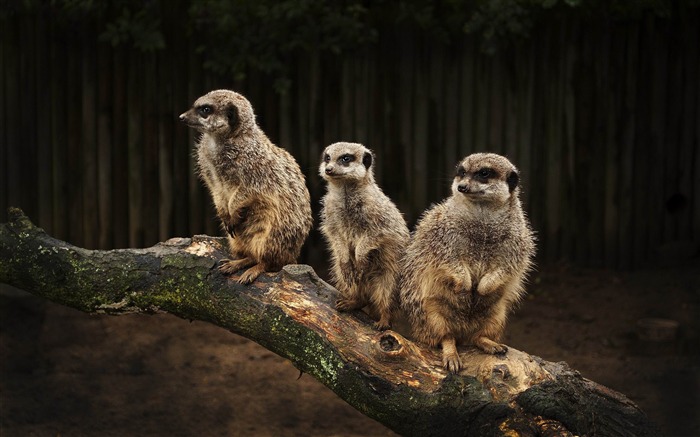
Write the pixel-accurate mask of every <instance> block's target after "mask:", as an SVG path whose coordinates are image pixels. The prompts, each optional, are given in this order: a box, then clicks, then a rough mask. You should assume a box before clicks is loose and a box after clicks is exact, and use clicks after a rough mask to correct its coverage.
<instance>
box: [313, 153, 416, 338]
mask: <svg viewBox="0 0 700 437" xmlns="http://www.w3.org/2000/svg"><path fill="white" fill-rule="evenodd" d="M373 162H374V156H373V154H372V152H371V151H370V150H369V149H367V148H365V147H364V146H363V145H362V144H357V143H343V142H341V143H335V144H331V145H330V146H328V147H326V149H325V150H324V152H323V156H322V160H321V165H320V168H319V173H320V175H321V177H323V179H325V180H326V181H327V182H328V192H327V193H326V195H325V196H324V197H323V199H322V200H321V203H322V205H323V208H322V210H321V226H320V229H321V233H322V234H323V236H324V237H325V239H326V242H327V243H328V248H329V250H330V252H331V260H332V266H331V276H332V281H333V282H334V285H335V286H336V288H338V291H339V292H340V298H339V299H338V302H337V303H336V308H337V309H338V310H339V311H349V310H354V309H360V308H363V307H365V306H367V305H369V310H370V314H373V315H374V316H375V317H376V316H377V315H378V317H379V320H378V321H377V322H376V323H375V325H374V326H375V328H377V329H387V328H389V326H390V324H391V315H392V312H393V311H394V310H395V309H396V305H397V304H396V300H397V298H398V295H397V293H398V290H397V286H398V275H399V272H400V262H401V258H402V256H403V253H404V250H405V248H406V245H407V244H408V239H409V232H408V227H407V226H406V221H405V220H404V218H403V216H402V215H401V213H400V212H399V210H398V208H397V207H396V205H395V204H394V203H393V202H392V201H391V200H390V199H389V198H388V197H387V196H386V195H385V194H384V193H383V192H382V190H381V189H380V188H379V187H378V186H377V183H376V182H375V180H374V167H373V166H372V164H373Z"/></svg>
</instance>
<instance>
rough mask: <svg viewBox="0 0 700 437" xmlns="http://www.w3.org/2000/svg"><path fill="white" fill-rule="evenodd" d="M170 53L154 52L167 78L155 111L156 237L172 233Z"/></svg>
mask: <svg viewBox="0 0 700 437" xmlns="http://www.w3.org/2000/svg"><path fill="white" fill-rule="evenodd" d="M171 55H172V53H170V52H169V51H167V52H166V51H163V52H161V53H159V54H158V55H157V69H156V71H157V75H158V77H161V78H168V80H160V81H158V85H157V96H158V97H157V98H158V105H157V111H158V112H157V114H156V122H157V125H156V127H155V128H156V129H157V130H158V142H157V148H158V186H159V188H160V190H159V201H158V237H157V240H158V241H165V240H167V239H168V238H171V237H174V236H175V234H174V232H173V227H174V226H173V222H174V209H173V205H174V203H175V198H176V197H177V196H176V192H175V190H174V183H173V179H174V178H173V169H174V165H173V149H174V145H175V140H174V138H173V133H174V131H175V126H174V124H175V119H176V114H173V112H172V108H173V92H172V91H173V87H174V86H175V84H174V82H173V80H172V77H171V75H172V73H171V69H172V66H171V65H170V64H169V59H170V56H171ZM178 114H179V113H178Z"/></svg>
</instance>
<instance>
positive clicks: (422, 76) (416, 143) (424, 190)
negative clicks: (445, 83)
mask: <svg viewBox="0 0 700 437" xmlns="http://www.w3.org/2000/svg"><path fill="white" fill-rule="evenodd" d="M416 53H417V56H416V58H414V63H413V71H414V77H413V84H412V87H413V90H414V91H413V92H414V101H413V107H412V110H413V114H412V115H413V122H412V125H410V126H411V128H412V130H413V136H412V147H411V148H412V152H413V153H412V154H413V163H412V164H413V165H412V178H413V179H414V180H415V181H416V183H415V184H414V185H413V191H412V192H411V197H412V198H413V200H414V202H416V204H417V205H423V207H424V208H425V207H427V206H428V204H429V202H428V184H429V179H428V178H429V176H430V173H429V170H428V150H429V149H431V150H432V149H433V147H436V146H437V147H439V145H436V144H434V142H433V140H432V139H431V138H430V135H429V132H428V118H429V113H428V111H429V108H428V105H429V98H430V96H429V69H428V65H426V64H425V63H424V62H422V60H423V59H425V58H426V57H427V53H426V52H425V40H424V39H423V38H421V39H420V42H419V44H418V48H417V50H416Z"/></svg>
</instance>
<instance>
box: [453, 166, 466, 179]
mask: <svg viewBox="0 0 700 437" xmlns="http://www.w3.org/2000/svg"><path fill="white" fill-rule="evenodd" d="M466 175H467V171H466V170H465V169H464V167H462V166H461V165H459V166H457V172H456V174H455V176H456V177H458V178H463V177H465V176H466Z"/></svg>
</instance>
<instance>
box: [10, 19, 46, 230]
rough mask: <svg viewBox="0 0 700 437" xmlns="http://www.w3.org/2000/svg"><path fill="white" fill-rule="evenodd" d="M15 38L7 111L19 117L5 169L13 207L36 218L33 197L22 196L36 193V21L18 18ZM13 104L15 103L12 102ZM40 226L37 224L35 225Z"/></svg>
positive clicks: (36, 212) (36, 208)
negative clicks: (14, 85)
mask: <svg viewBox="0 0 700 437" xmlns="http://www.w3.org/2000/svg"><path fill="white" fill-rule="evenodd" d="M18 21H19V22H20V26H19V32H20V33H19V35H18V38H20V39H21V41H22V45H23V46H24V48H23V49H22V50H21V51H20V53H18V56H19V61H20V64H19V72H18V73H19V83H18V86H19V89H18V90H17V91H16V92H17V93H18V94H16V98H18V99H20V101H19V102H17V103H18V104H17V105H16V106H14V107H11V111H15V112H17V113H18V114H19V120H17V124H13V125H10V126H8V128H10V130H11V131H12V132H13V134H12V141H11V142H10V147H11V148H17V149H19V151H18V154H17V158H18V159H17V158H16V159H14V160H12V161H11V162H12V164H11V165H10V168H9V169H8V170H9V171H10V172H11V173H12V174H13V182H12V185H11V187H12V191H18V192H19V193H21V194H20V196H18V198H17V199H16V202H17V203H15V204H14V205H15V206H20V207H21V208H22V209H23V210H24V212H25V213H26V214H27V215H28V216H29V217H32V218H33V219H34V220H36V218H37V214H38V205H37V196H36V195H26V194H24V193H32V194H34V193H36V190H37V160H36V154H37V128H36V123H37V119H36V98H35V96H36V88H35V87H34V80H35V75H36V73H37V71H36V68H35V65H34V55H33V54H34V51H35V45H36V34H35V32H34V28H35V26H36V20H35V19H34V17H33V16H31V15H29V14H22V15H21V16H20V17H19V20H18ZM15 101H16V100H15ZM39 225H41V223H39Z"/></svg>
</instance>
